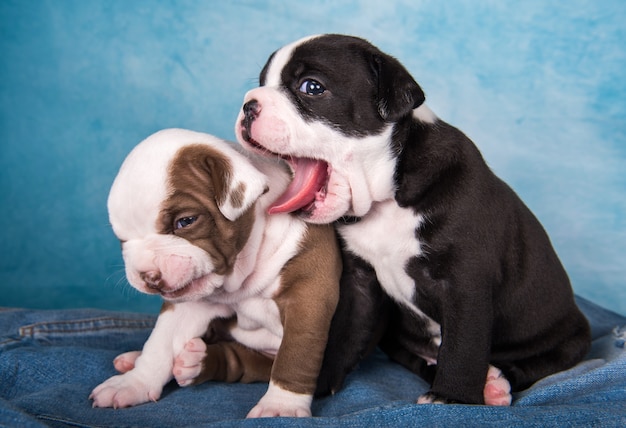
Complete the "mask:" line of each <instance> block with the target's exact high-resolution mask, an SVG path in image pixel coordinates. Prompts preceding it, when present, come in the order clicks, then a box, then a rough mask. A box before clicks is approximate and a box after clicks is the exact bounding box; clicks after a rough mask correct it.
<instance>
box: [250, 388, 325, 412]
mask: <svg viewBox="0 0 626 428" xmlns="http://www.w3.org/2000/svg"><path fill="white" fill-rule="evenodd" d="M311 401H313V395H308V394H297V393H295V392H291V391H287V390H285V389H282V388H281V387H279V386H277V385H275V384H274V383H272V382H270V386H269V388H268V389H267V392H266V393H265V395H264V396H263V397H262V398H261V399H260V400H259V402H258V404H257V405H256V406H254V407H253V408H252V410H250V412H249V413H248V416H246V417H247V418H268V417H276V416H285V417H298V418H306V417H310V416H311Z"/></svg>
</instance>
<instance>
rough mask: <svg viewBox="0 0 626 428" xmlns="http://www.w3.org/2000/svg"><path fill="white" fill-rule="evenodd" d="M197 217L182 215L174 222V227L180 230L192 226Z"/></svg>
mask: <svg viewBox="0 0 626 428" xmlns="http://www.w3.org/2000/svg"><path fill="white" fill-rule="evenodd" d="M197 219H198V217H181V218H179V219H178V220H176V223H174V229H176V230H178V229H183V228H185V227H187V226H191V225H192V224H193V223H195V221H196V220H197Z"/></svg>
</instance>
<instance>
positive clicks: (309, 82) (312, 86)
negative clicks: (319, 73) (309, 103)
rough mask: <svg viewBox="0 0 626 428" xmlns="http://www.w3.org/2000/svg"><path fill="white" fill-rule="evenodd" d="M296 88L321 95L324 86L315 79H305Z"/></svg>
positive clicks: (308, 93) (309, 93) (303, 91)
mask: <svg viewBox="0 0 626 428" xmlns="http://www.w3.org/2000/svg"><path fill="white" fill-rule="evenodd" d="M298 90H299V91H300V92H302V93H305V94H307V95H322V94H323V93H324V91H325V90H326V88H324V87H323V86H322V84H321V83H320V82H318V81H317V80H313V79H306V80H305V81H304V82H302V84H301V85H300V87H299V88H298Z"/></svg>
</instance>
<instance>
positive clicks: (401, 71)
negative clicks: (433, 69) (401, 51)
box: [372, 53, 426, 122]
mask: <svg viewBox="0 0 626 428" xmlns="http://www.w3.org/2000/svg"><path fill="white" fill-rule="evenodd" d="M372 69H373V71H374V74H375V76H376V78H377V80H378V96H377V100H376V101H377V104H378V105H377V107H378V114H380V117H382V118H383V120H385V121H386V122H397V121H398V120H399V119H400V118H402V117H404V116H406V115H408V114H409V113H410V112H411V111H412V110H413V109H415V108H417V107H419V106H420V105H421V104H422V103H423V102H424V100H425V99H426V97H425V95H424V92H423V91H422V88H420V86H419V85H418V84H417V82H416V81H415V80H414V79H413V77H412V76H411V75H410V74H409V72H408V71H407V70H406V69H405V68H404V67H403V66H402V64H400V62H399V61H398V60H397V59H395V58H393V57H392V56H389V55H387V54H383V53H379V54H374V56H373V58H372Z"/></svg>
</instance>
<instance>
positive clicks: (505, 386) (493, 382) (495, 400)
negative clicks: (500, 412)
mask: <svg viewBox="0 0 626 428" xmlns="http://www.w3.org/2000/svg"><path fill="white" fill-rule="evenodd" d="M483 395H484V399H485V404H486V405H488V406H510V405H511V401H512V400H513V397H512V396H511V384H510V383H509V381H508V380H507V379H506V377H505V376H504V374H502V371H500V369H498V368H497V367H494V366H492V365H491V364H490V365H489V371H488V372H487V381H486V382H485V389H484V390H483Z"/></svg>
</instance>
